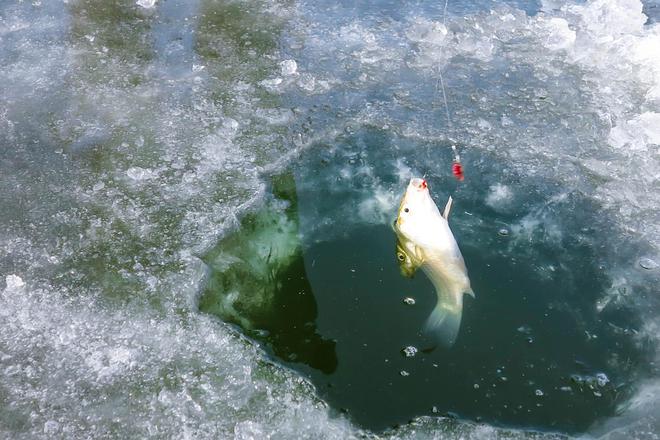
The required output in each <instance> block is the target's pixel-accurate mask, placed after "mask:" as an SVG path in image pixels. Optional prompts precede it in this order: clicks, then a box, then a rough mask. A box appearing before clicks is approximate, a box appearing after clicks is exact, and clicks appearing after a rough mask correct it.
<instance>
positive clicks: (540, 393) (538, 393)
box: [534, 389, 543, 397]
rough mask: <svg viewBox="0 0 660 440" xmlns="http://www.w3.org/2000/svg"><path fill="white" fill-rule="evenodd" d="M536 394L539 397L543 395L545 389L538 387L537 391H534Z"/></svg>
mask: <svg viewBox="0 0 660 440" xmlns="http://www.w3.org/2000/svg"><path fill="white" fill-rule="evenodd" d="M534 395H536V396H538V397H541V396H543V391H541V390H539V389H537V390H536V391H534Z"/></svg>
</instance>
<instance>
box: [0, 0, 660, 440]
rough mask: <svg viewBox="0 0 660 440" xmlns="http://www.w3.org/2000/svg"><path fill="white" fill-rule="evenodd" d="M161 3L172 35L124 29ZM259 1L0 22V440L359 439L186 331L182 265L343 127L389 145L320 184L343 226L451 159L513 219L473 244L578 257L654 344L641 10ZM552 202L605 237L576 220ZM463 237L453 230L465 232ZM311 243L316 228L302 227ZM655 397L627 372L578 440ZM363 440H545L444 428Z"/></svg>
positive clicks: (652, 199) (656, 233) (371, 214)
mask: <svg viewBox="0 0 660 440" xmlns="http://www.w3.org/2000/svg"><path fill="white" fill-rule="evenodd" d="M175 3H176V5H175V6H172V7H173V8H174V12H175V13H172V14H171V16H170V18H168V20H170V19H171V20H180V21H179V22H177V26H171V25H166V26H163V24H162V22H159V20H161V18H162V17H161V18H159V16H158V15H157V14H154V15H149V14H150V13H149V14H147V13H146V12H140V9H144V8H147V9H153V10H154V12H158V13H161V12H162V13H163V14H166V13H167V11H160V9H163V8H166V7H167V4H175ZM257 5H258V6H255V4H254V3H250V4H244V3H242V2H237V3H236V4H233V3H232V4H230V3H227V4H225V3H223V2H211V1H202V0H200V1H192V0H191V1H186V2H156V1H154V0H139V1H136V2H111V1H109V2H100V1H80V2H71V1H70V2H65V3H64V4H63V3H62V2H42V3H41V4H38V3H36V2H35V3H34V4H31V3H27V2H14V3H12V2H8V3H7V4H4V3H3V5H2V6H1V7H0V38H1V39H2V44H1V45H0V63H1V64H2V66H3V67H2V69H1V70H0V83H1V84H2V87H0V129H1V130H0V143H1V144H2V151H3V160H2V163H1V164H0V176H1V177H0V193H1V194H2V206H3V207H11V209H2V212H0V220H1V221H2V224H3V230H2V231H1V232H0V237H1V239H0V268H2V271H1V272H2V274H3V278H4V280H5V286H4V287H3V290H2V292H1V293H0V317H1V318H2V325H0V346H1V347H2V354H0V371H2V372H3V374H2V375H1V379H0V390H1V393H0V394H1V395H2V399H1V401H0V436H2V437H7V438H53V437H57V436H61V437H62V438H89V437H106V436H107V437H120V438H125V437H189V438H218V437H231V436H235V437H236V438H252V437H259V438H266V437H269V436H270V437H273V438H292V437H297V438H299V437H303V438H351V437H356V438H357V437H360V436H361V435H362V432H361V431H360V429H359V428H358V427H356V426H354V425H352V424H351V423H350V422H348V421H347V420H346V419H345V418H344V417H338V416H336V415H335V414H334V413H333V412H332V411H331V410H330V409H328V408H327V405H325V404H324V403H323V402H321V401H320V400H319V399H318V398H316V397H315V391H314V389H313V388H312V387H311V386H310V385H309V383H308V382H307V381H306V380H304V379H302V378H300V377H299V376H297V375H296V374H294V373H292V372H291V371H289V370H284V369H281V368H280V367H278V366H275V365H273V364H272V363H271V362H270V361H268V360H267V359H266V357H265V355H264V354H263V353H262V351H261V350H260V349H259V348H257V347H255V346H254V345H252V344H251V343H249V342H248V341H246V340H245V339H244V338H243V337H242V336H241V335H240V334H238V333H237V332H236V331H235V330H234V329H232V328H231V327H229V326H227V325H225V324H223V323H221V322H218V321H216V320H214V319H211V318H209V317H208V316H204V315H201V314H199V313H197V309H196V298H197V295H198V293H199V290H200V288H201V285H203V283H204V279H205V276H206V268H205V267H204V265H203V264H202V263H201V262H200V260H199V259H198V258H196V257H195V256H194V255H199V254H200V253H201V252H203V251H204V250H206V249H208V248H209V247H210V246H212V245H213V244H214V243H216V242H217V240H218V239H219V238H220V237H221V236H223V235H224V234H226V233H227V232H228V231H231V230H233V229H234V228H236V227H237V225H238V219H239V218H240V217H241V216H242V215H243V214H244V213H245V212H246V211H248V210H250V209H252V208H253V207H255V206H258V205H259V204H260V203H262V202H263V195H264V181H263V178H262V175H261V173H263V172H268V171H269V170H273V169H277V168H278V167H279V168H281V167H283V166H285V165H287V164H290V163H292V162H295V160H296V159H297V157H298V152H299V149H301V148H317V147H318V144H319V142H321V143H323V142H328V140H332V139H336V138H337V137H338V136H348V135H350V133H354V132H355V130H356V127H358V128H360V127H364V126H368V127H372V128H375V129H377V130H381V131H382V132H386V133H389V134H391V135H392V137H391V138H390V137H388V138H387V139H383V140H382V142H381V143H380V144H379V146H378V147H374V146H369V149H371V150H370V151H380V152H381V155H377V154H372V155H371V156H369V155H368V154H367V155H365V154H362V153H364V152H365V151H366V150H367V147H366V146H364V145H355V151H353V152H351V154H350V155H347V156H341V154H340V157H338V158H336V159H337V160H340V159H341V160H342V165H341V167H339V168H338V169H336V171H337V172H336V173H334V172H333V173H328V174H329V176H328V177H327V178H328V179H331V178H332V179H348V180H349V181H350V182H351V183H355V187H356V188H358V190H357V193H359V196H358V198H357V200H354V201H355V205H354V206H357V207H358V214H357V215H355V216H352V219H351V221H354V222H355V223H356V224H364V223H385V222H390V221H391V213H392V210H393V209H396V203H397V200H398V197H399V190H400V189H401V187H402V186H401V185H402V182H405V180H406V179H407V177H408V176H409V174H410V173H412V172H414V173H420V174H423V173H425V172H429V173H430V174H431V176H430V178H431V179H438V180H437V181H442V182H443V183H447V182H450V180H441V179H440V177H438V176H439V175H442V173H444V172H445V171H443V170H444V168H443V166H444V162H443V161H444V160H450V155H449V149H448V148H445V147H448V146H449V145H450V143H451V141H452V140H455V139H459V140H460V141H461V142H462V143H463V144H464V145H465V146H466V148H465V150H466V152H465V154H462V156H463V158H464V160H466V161H469V162H468V167H467V172H468V173H472V174H468V176H469V178H468V179H467V181H466V185H467V184H468V183H469V182H470V181H472V182H475V184H474V185H475V186H474V187H477V186H478V187H479V188H480V190H478V191H476V192H474V193H473V192H470V191H475V190H474V187H472V188H473V189H469V187H466V189H464V190H462V191H464V192H463V193H462V194H463V195H465V197H466V199H467V198H469V197H473V198H474V199H475V200H476V199H478V200H480V201H482V202H483V203H485V204H487V205H489V206H491V207H492V208H493V209H495V210H496V211H498V212H501V213H502V215H511V216H512V217H511V218H507V219H506V221H507V222H508V223H507V224H509V225H510V227H509V229H507V231H510V235H509V237H507V238H506V239H504V238H502V237H498V236H497V233H496V231H497V230H498V229H500V228H501V225H495V226H494V227H491V229H488V230H487V232H485V233H484V235H483V236H488V235H490V236H493V237H494V238H493V239H501V240H503V241H506V243H507V246H511V247H512V248H511V249H513V250H515V251H516V252H519V253H520V255H521V256H522V257H524V256H526V255H529V254H526V253H525V252H526V251H525V249H526V248H528V247H529V246H528V244H529V243H530V241H533V240H543V241H544V242H545V243H550V244H552V243H555V244H556V245H557V246H561V245H562V243H563V240H570V241H575V242H579V241H580V240H584V243H585V246H589V247H591V248H594V249H598V252H599V253H598V255H597V256H598V258H601V259H602V261H603V267H604V268H605V269H604V271H606V272H607V274H608V276H610V277H611V278H612V279H613V280H614V281H613V290H612V292H609V293H605V294H604V298H610V296H607V295H615V293H614V292H617V293H616V295H617V298H618V299H617V300H615V301H613V302H612V301H610V302H609V305H606V306H604V307H606V308H605V310H606V309H607V308H610V307H614V306H617V307H618V305H617V304H619V305H620V304H623V305H625V306H626V307H635V308H636V309H639V310H640V316H641V317H642V318H643V320H644V323H645V325H644V326H643V328H640V329H639V336H637V337H638V338H639V340H640V344H643V343H644V342H643V341H644V340H645V339H644V338H649V339H650V340H651V341H653V343H656V342H657V340H658V338H660V332H659V331H658V329H657V327H656V326H655V325H654V324H653V322H657V300H655V301H656V302H653V301H654V300H653V299H649V298H653V297H654V296H653V295H646V293H648V292H649V291H651V290H652V289H653V288H650V287H649V286H657V285H658V280H657V271H653V270H641V269H639V268H638V267H637V265H638V264H637V263H638V262H639V261H640V260H639V259H640V256H641V255H657V253H658V248H659V247H660V238H659V237H660V226H659V225H660V221H659V219H658V210H657V206H658V203H660V200H659V195H658V191H657V187H658V179H659V176H660V174H659V171H658V170H659V169H660V164H659V163H658V161H659V158H658V154H657V152H658V150H657V148H658V144H660V131H658V130H659V128H658V127H660V119H659V115H660V107H659V106H660V49H658V48H659V47H660V27H659V26H658V24H657V23H650V24H645V23H646V22H647V18H646V16H645V15H644V14H642V3H640V2H639V1H637V0H594V1H588V2H574V3H573V2H570V3H566V4H564V3H563V2H562V3H561V4H557V5H555V6H552V5H549V3H546V6H545V7H544V10H543V11H542V12H541V13H538V14H536V15H528V14H526V13H525V12H524V11H521V10H519V9H516V8H515V7H512V6H508V5H506V4H503V3H497V4H494V5H492V6H493V7H492V8H490V7H489V8H488V9H486V10H468V11H467V12H466V13H465V14H464V15H451V14H450V15H449V16H448V17H447V20H446V21H444V20H443V17H442V13H441V11H438V10H432V9H430V10H423V9H420V6H419V5H417V3H406V2H404V3H403V4H402V5H397V7H396V8H395V9H396V11H393V10H387V6H383V7H382V9H383V10H380V9H375V10H371V11H368V12H369V13H365V14H359V15H350V14H346V13H345V12H342V11H341V10H338V9H334V10H330V11H328V10H322V8H320V9H319V8H316V7H315V6H314V5H307V4H305V3H299V4H296V5H294V6H292V5H289V4H284V3H275V2H274V3H267V2H266V3H258V4H257ZM363 7H365V8H366V7H368V6H363ZM456 7H457V8H458V7H461V5H458V4H457V5H456ZM176 8H181V9H180V10H179V9H176ZM316 9H319V10H316ZM179 12H180V13H179ZM363 12H364V11H363ZM221 17H230V19H227V20H226V21H225V20H224V19H223V18H221ZM168 23H169V22H168ZM172 27H175V28H177V29H183V31H182V32H181V33H172V34H170V33H169V31H167V29H168V28H172ZM193 34H195V36H196V38H195V39H194V45H193V43H192V41H193V39H192V38H191V37H190V35H193ZM248 43H249V44H248ZM294 60H295V61H294ZM174 64H176V66H174ZM182 66H183V67H185V69H179V67H182ZM199 66H204V68H203V69H201V68H199ZM438 72H442V73H443V75H444V77H443V78H444V80H445V81H446V87H447V95H448V104H449V108H450V113H451V118H452V123H451V125H449V124H448V123H447V122H446V121H445V118H444V112H445V110H444V106H443V104H442V100H441V96H440V94H439V89H438V79H439V78H438ZM293 139H295V140H293ZM388 139H389V141H388ZM392 139H394V140H392ZM411 145H414V148H413V147H411ZM331 154H332V151H331V148H330V147H329V148H328V156H329V157H332V158H333V159H335V157H334V156H331ZM342 154H343V153H342ZM443 158H444V159H443ZM489 158H490V159H492V160H490V159H489ZM351 161H353V162H351ZM491 164H497V165H491ZM386 167H389V169H391V173H390V178H389V180H388V179H386V178H382V177H381V173H380V172H379V170H382V169H383V168H386ZM334 170H335V169H333V171H334ZM321 174H322V173H319V175H320V177H319V179H322V178H325V177H323V176H325V175H321ZM470 176H471V177H470ZM471 179H473V180H471ZM521 182H522V183H521ZM538 182H542V183H538ZM307 184H308V185H309V186H310V187H314V186H318V187H323V188H328V187H329V188H332V185H326V184H325V183H324V182H323V181H321V180H319V181H314V182H308V183H307ZM532 184H535V185H537V186H541V187H542V188H543V190H544V191H543V194H542V195H538V194H537V195H535V197H537V198H536V199H532V198H529V197H527V195H526V194H525V190H526V189H527V188H528V187H531V186H532ZM447 185H449V183H447ZM303 189H304V185H303ZM436 190H437V193H438V194H440V193H441V192H443V191H445V188H436ZM330 194H331V193H328V194H326V196H329V195H330ZM574 194H580V195H581V196H583V197H584V199H586V200H589V201H590V202H591V203H594V204H595V205H597V206H598V207H599V210H600V212H602V216H600V217H599V218H593V219H592V220H593V224H590V225H584V224H583V223H580V222H581V221H582V220H580V219H579V216H580V209H579V208H580V207H579V206H575V205H571V203H572V202H571V200H572V199H571V197H572V195H574ZM332 195H334V194H332ZM556 195H559V196H562V195H563V196H565V197H564V198H563V199H562V198H561V197H559V198H557V199H552V197H553V196H556ZM584 199H582V200H584ZM535 200H536V201H535ZM538 200H543V202H538ZM458 202H459V204H458V205H457V206H460V200H458ZM512 206H515V207H516V214H515V215H514V214H512V211H510V210H509V209H510V208H511V207H512ZM319 209H321V208H319ZM321 214H322V211H321ZM462 217H463V218H464V219H465V218H466V217H467V216H462ZM316 218H318V217H316ZM474 218H475V220H474V221H473V223H469V222H470V221H471V220H463V221H464V222H465V223H463V226H464V227H467V226H474V228H475V230H478V231H481V230H482V229H479V228H485V227H486V226H484V225H480V224H479V222H478V215H477V216H475V217H474ZM576 224H577V225H579V226H580V227H582V226H584V227H587V226H588V227H590V228H593V229H594V230H595V231H596V237H597V238H598V241H590V240H589V235H588V234H587V233H586V232H584V233H582V232H580V231H579V230H576V227H572V226H571V225H576ZM308 226H309V225H308ZM323 227H325V228H326V229H327V230H332V229H333V225H332V222H328V223H327V224H325V225H314V226H313V227H311V226H309V228H311V229H314V228H323ZM493 228H494V229H493ZM468 238H469V237H466V241H465V243H466V244H467V245H475V246H477V245H483V243H481V244H479V243H474V242H472V243H471V242H469V241H467V239H468ZM639 242H642V243H645V245H644V246H646V247H643V246H642V245H639V248H638V247H636V246H637V245H636V243H639ZM530 252H531V251H530ZM543 267H546V268H547V267H548V266H547V265H545V266H543ZM539 270H540V271H541V272H542V270H541V269H539ZM619 271H623V272H624V273H625V276H624V277H623V278H620V277H617V276H615V275H616V274H617V273H618V272H619ZM546 272H547V271H546ZM617 280H625V281H621V283H619V284H617V283H618V281H617ZM622 286H627V287H628V289H629V290H627V291H626V292H629V293H630V294H626V295H624V294H622V293H621V289H620V288H621V287H622ZM638 293H639V294H638ZM654 293H657V292H654ZM655 297H656V298H657V295H655ZM608 301H609V300H608ZM615 303H616V304H615ZM594 306H596V305H594ZM655 359H656V362H657V357H656V358H655ZM601 379H602V378H601ZM596 381H598V377H596ZM602 381H603V380H601V381H600V382H602ZM659 387H660V382H659V381H658V379H657V374H656V376H653V375H650V377H649V378H648V379H647V380H646V381H645V382H643V383H640V384H639V386H638V389H639V391H638V393H637V394H636V396H635V397H634V398H633V399H632V401H631V402H630V403H629V405H628V406H626V407H625V408H622V410H621V413H620V414H619V415H617V416H616V417H613V418H612V419H610V420H605V421H602V422H601V423H599V424H597V425H595V426H594V427H593V433H594V434H595V435H603V434H607V433H610V432H618V433H621V435H626V436H628V437H630V438H633V437H635V438H644V437H652V436H653V435H655V434H657V432H658V425H659V424H660V421H658V419H657V417H658V416H657V414H658V407H659V406H660V400H658V395H659V394H658V392H657V391H658V388H659ZM548 392H549V391H548ZM386 436H391V437H398V438H420V437H421V438H455V437H456V436H462V437H463V438H502V437H507V438H508V437H510V438H518V437H521V438H523V437H529V438H541V437H554V436H553V435H552V434H541V433H534V432H531V433H530V432H526V431H516V430H508V429H502V428H495V427H490V426H485V425H479V424H471V423H466V422H462V421H455V420H450V419H444V418H434V419H430V418H422V419H418V420H415V421H413V423H411V424H410V425H408V426H404V427H401V428H399V429H398V430H394V431H391V432H389V433H387V434H386Z"/></svg>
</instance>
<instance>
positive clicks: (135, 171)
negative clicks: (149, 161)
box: [126, 167, 154, 181]
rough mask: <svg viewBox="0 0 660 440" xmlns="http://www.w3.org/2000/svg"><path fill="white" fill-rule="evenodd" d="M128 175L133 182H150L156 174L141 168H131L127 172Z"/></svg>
mask: <svg viewBox="0 0 660 440" xmlns="http://www.w3.org/2000/svg"><path fill="white" fill-rule="evenodd" d="M126 175H127V176H128V177H130V178H131V179H133V180H138V181H139V180H148V179H151V178H153V177H154V172H153V171H151V170H148V169H145V168H141V167H131V168H129V169H128V170H126Z"/></svg>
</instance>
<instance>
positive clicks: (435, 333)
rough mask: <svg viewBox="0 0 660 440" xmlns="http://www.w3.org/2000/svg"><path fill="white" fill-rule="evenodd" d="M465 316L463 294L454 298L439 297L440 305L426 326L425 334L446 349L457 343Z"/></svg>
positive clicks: (432, 313) (438, 304) (436, 307)
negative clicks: (462, 317)
mask: <svg viewBox="0 0 660 440" xmlns="http://www.w3.org/2000/svg"><path fill="white" fill-rule="evenodd" d="M462 315H463V294H462V293H460V294H459V295H456V296H455V297H453V298H449V297H445V296H438V303H437V304H436V306H435V308H434V309H433V311H432V312H431V314H430V315H429V317H428V319H427V320H426V324H425V325H424V331H425V333H427V334H429V335H430V336H431V337H433V339H435V340H436V341H437V342H438V343H440V344H441V345H443V346H444V347H446V348H449V347H451V346H452V345H454V342H456V337H457V336H458V330H459V328H460V326H461V316H462Z"/></svg>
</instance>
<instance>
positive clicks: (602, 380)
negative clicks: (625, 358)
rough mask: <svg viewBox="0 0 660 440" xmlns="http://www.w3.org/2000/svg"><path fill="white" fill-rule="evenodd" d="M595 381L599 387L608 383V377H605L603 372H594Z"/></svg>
mask: <svg viewBox="0 0 660 440" xmlns="http://www.w3.org/2000/svg"><path fill="white" fill-rule="evenodd" d="M596 383H597V384H598V386H599V387H604V386H605V385H607V384H608V383H610V378H609V377H607V375H606V374H605V373H598V374H596Z"/></svg>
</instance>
